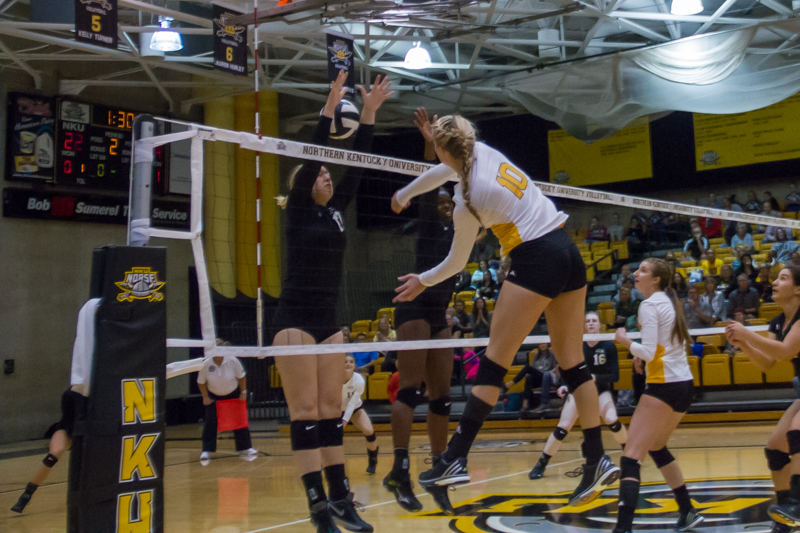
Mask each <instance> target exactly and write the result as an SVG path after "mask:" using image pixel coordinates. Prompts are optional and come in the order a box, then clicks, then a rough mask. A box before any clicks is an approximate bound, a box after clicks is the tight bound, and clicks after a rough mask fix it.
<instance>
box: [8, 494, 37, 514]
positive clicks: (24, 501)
mask: <svg viewBox="0 0 800 533" xmlns="http://www.w3.org/2000/svg"><path fill="white" fill-rule="evenodd" d="M32 497H33V494H28V493H27V492H23V493H22V495H21V496H20V497H19V500H17V503H16V504H14V507H12V508H11V510H12V511H14V512H15V513H21V512H22V511H24V510H25V506H27V505H28V502H29V501H31V498H32Z"/></svg>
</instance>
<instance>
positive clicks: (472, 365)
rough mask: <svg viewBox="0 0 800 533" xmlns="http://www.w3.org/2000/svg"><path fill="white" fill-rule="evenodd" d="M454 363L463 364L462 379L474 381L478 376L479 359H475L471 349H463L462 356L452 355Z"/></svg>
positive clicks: (473, 351)
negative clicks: (461, 362) (460, 362)
mask: <svg viewBox="0 0 800 533" xmlns="http://www.w3.org/2000/svg"><path fill="white" fill-rule="evenodd" d="M453 358H454V359H455V360H456V361H463V362H464V377H466V378H467V379H469V380H473V379H475V376H477V375H478V365H479V364H480V362H481V358H480V357H475V350H474V349H473V348H472V347H466V348H464V355H460V356H459V355H456V354H453Z"/></svg>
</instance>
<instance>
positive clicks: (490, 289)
mask: <svg viewBox="0 0 800 533" xmlns="http://www.w3.org/2000/svg"><path fill="white" fill-rule="evenodd" d="M498 275H499V274H498ZM495 294H496V290H495V283H494V280H493V279H492V273H491V272H484V273H483V283H482V284H481V286H480V287H478V290H477V291H475V296H477V297H479V298H485V299H487V300H493V299H494V297H495Z"/></svg>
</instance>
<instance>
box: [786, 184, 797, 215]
mask: <svg viewBox="0 0 800 533" xmlns="http://www.w3.org/2000/svg"><path fill="white" fill-rule="evenodd" d="M786 210H787V211H789V212H792V213H794V212H797V211H800V191H798V190H797V185H795V184H794V183H790V184H789V194H787V195H786Z"/></svg>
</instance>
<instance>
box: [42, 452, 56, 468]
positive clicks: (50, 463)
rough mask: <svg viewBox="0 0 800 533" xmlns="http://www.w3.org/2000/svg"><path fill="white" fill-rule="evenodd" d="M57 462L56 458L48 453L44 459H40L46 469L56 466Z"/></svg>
mask: <svg viewBox="0 0 800 533" xmlns="http://www.w3.org/2000/svg"><path fill="white" fill-rule="evenodd" d="M57 462H58V457H56V456H55V455H53V454H52V453H48V454H47V455H46V456H45V458H44V459H42V464H43V465H44V466H46V467H47V468H53V467H54V466H56V463H57Z"/></svg>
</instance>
